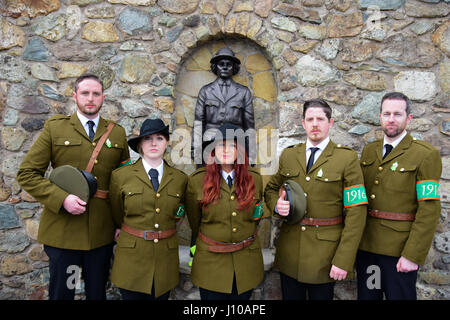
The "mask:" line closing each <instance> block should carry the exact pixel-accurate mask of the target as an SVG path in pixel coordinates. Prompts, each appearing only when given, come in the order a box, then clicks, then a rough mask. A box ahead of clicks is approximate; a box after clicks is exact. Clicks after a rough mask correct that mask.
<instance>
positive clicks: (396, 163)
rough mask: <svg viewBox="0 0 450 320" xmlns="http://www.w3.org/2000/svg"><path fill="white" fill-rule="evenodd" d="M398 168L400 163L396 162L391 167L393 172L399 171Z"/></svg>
mask: <svg viewBox="0 0 450 320" xmlns="http://www.w3.org/2000/svg"><path fill="white" fill-rule="evenodd" d="M397 167H398V162H397V161H395V162H394V163H393V164H392V166H391V171H395V170H397Z"/></svg>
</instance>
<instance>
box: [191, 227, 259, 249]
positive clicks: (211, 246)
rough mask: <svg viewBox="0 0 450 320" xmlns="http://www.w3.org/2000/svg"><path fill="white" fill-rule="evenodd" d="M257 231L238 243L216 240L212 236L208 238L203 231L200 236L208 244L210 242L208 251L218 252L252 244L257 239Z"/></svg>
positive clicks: (242, 247)
mask: <svg viewBox="0 0 450 320" xmlns="http://www.w3.org/2000/svg"><path fill="white" fill-rule="evenodd" d="M257 233H258V232H257V231H255V233H254V234H252V235H251V236H250V237H248V238H247V239H245V240H243V241H240V242H236V243H227V242H220V241H216V240H213V239H211V238H208V237H207V236H205V235H204V234H203V233H201V232H199V233H198V237H199V238H200V239H201V240H202V241H203V242H205V243H206V244H209V247H208V251H210V252H218V253H228V252H235V251H238V250H241V249H244V248H246V247H248V246H250V245H251V244H252V243H253V242H254V241H255V239H256V234H257Z"/></svg>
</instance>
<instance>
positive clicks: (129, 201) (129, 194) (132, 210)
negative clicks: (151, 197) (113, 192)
mask: <svg viewBox="0 0 450 320" xmlns="http://www.w3.org/2000/svg"><path fill="white" fill-rule="evenodd" d="M124 193H125V199H124V209H125V214H126V215H136V214H141V213H142V209H143V208H142V207H143V206H142V204H143V188H132V189H128V190H125V192H124Z"/></svg>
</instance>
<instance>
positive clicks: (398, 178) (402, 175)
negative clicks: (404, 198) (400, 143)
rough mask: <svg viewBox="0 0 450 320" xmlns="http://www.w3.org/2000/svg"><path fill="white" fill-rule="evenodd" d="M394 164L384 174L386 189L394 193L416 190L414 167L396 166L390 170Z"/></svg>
mask: <svg viewBox="0 0 450 320" xmlns="http://www.w3.org/2000/svg"><path fill="white" fill-rule="evenodd" d="M394 166H395V163H394V164H392V165H391V166H390V169H389V171H388V172H387V173H386V180H387V181H386V189H389V190H392V191H395V192H414V191H415V188H416V168H417V167H416V166H415V165H397V166H396V168H395V170H392V169H393V168H394Z"/></svg>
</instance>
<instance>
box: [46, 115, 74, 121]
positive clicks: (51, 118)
mask: <svg viewBox="0 0 450 320" xmlns="http://www.w3.org/2000/svg"><path fill="white" fill-rule="evenodd" d="M68 119H70V116H66V115H64V114H55V115H54V116H51V117H50V118H49V119H48V121H54V120H68Z"/></svg>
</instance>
